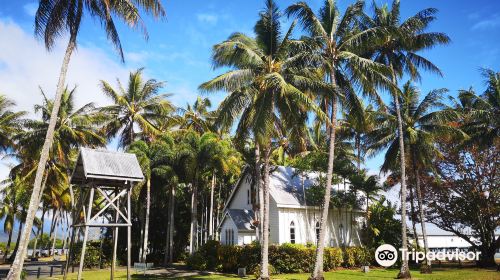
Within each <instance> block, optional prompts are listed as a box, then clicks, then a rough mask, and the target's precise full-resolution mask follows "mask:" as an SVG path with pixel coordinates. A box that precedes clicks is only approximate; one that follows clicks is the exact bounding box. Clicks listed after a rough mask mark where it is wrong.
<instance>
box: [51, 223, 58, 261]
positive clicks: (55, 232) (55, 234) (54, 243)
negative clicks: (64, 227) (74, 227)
mask: <svg viewBox="0 0 500 280" xmlns="http://www.w3.org/2000/svg"><path fill="white" fill-rule="evenodd" d="M56 240H57V221H56V227H55V228H54V240H52V250H51V251H50V253H51V254H52V256H54V257H55V255H56V254H55V249H56Z"/></svg>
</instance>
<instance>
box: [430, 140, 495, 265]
mask: <svg viewBox="0 0 500 280" xmlns="http://www.w3.org/2000/svg"><path fill="white" fill-rule="evenodd" d="M498 140H499V139H496V141H495V143H494V144H493V145H491V146H490V147H488V148H481V149H480V148H478V146H476V145H469V146H466V147H464V146H463V145H459V144H457V143H455V142H453V141H449V142H442V143H441V144H440V145H439V146H440V149H441V150H442V153H443V157H441V158H439V159H437V160H436V161H435V168H436V170H437V175H438V176H437V178H426V179H427V181H428V184H427V185H428V188H427V192H426V196H427V198H428V199H429V201H431V202H430V203H429V206H430V207H429V209H428V212H429V213H428V217H429V220H430V221H431V222H432V223H434V224H436V225H437V226H438V227H440V228H442V229H444V230H447V231H450V232H453V233H454V234H456V235H457V236H459V237H461V238H463V239H465V240H466V241H467V242H469V243H470V244H471V247H472V248H473V249H474V250H477V251H480V252H481V259H480V263H479V264H480V265H482V266H488V265H492V264H493V255H494V254H495V250H496V249H497V248H499V247H500V237H498V236H497V237H495V230H496V229H498V227H499V226H500V188H499V182H500V173H499V172H498V170H499V169H500V141H498ZM497 234H498V231H497Z"/></svg>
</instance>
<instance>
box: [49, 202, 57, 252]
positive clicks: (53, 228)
mask: <svg viewBox="0 0 500 280" xmlns="http://www.w3.org/2000/svg"><path fill="white" fill-rule="evenodd" d="M56 215H57V212H56V209H55V208H54V209H53V210H52V221H51V222H50V234H49V242H50V241H51V240H52V238H54V231H55V229H56V224H57V216H56ZM49 256H52V252H49Z"/></svg>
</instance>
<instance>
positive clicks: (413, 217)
mask: <svg viewBox="0 0 500 280" xmlns="http://www.w3.org/2000/svg"><path fill="white" fill-rule="evenodd" d="M408 191H409V192H410V211H411V215H410V216H411V226H412V229H413V236H414V238H415V245H416V247H417V251H418V250H419V249H420V245H419V244H418V232H417V224H416V220H417V219H416V217H417V215H416V214H417V213H416V211H415V198H414V195H413V189H412V188H411V187H410V188H408Z"/></svg>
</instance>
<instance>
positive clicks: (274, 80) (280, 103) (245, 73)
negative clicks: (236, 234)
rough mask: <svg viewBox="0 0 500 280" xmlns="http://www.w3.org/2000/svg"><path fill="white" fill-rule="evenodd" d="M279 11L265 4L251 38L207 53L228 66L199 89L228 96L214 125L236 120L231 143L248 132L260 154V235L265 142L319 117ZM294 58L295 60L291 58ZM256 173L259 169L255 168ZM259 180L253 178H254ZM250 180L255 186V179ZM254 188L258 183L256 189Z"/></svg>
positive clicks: (233, 39) (264, 212)
mask: <svg viewBox="0 0 500 280" xmlns="http://www.w3.org/2000/svg"><path fill="white" fill-rule="evenodd" d="M280 17H281V15H280V12H279V11H278V8H277V6H276V4H275V3H274V1H272V0H267V1H266V8H265V9H264V10H263V11H262V12H260V14H259V20H258V21H257V23H256V24H255V27H254V32H255V38H251V37H249V36H247V35H245V34H242V33H234V34H232V35H231V36H230V37H229V38H228V39H227V40H226V41H224V42H222V43H220V44H217V45H215V46H214V48H213V54H212V60H213V64H214V66H215V67H224V66H227V67H230V68H231V69H230V70H229V71H228V72H225V73H223V74H222V75H219V76H218V77H216V78H214V79H212V80H211V81H208V82H206V83H204V84H202V85H201V86H200V88H201V89H202V90H204V91H217V90H225V91H226V92H229V93H230V95H229V96H228V97H226V98H225V100H224V101H223V102H222V104H221V106H220V108H219V117H218V121H219V123H220V124H222V125H225V126H226V127H227V126H230V124H232V123H233V122H234V121H235V119H237V118H240V119H239V123H238V127H237V138H238V139H239V140H240V141H242V140H244V139H246V138H249V136H250V133H252V134H253V137H254V138H255V141H256V148H255V151H256V154H257V156H256V157H255V158H256V161H259V160H260V158H261V156H260V152H261V151H262V161H263V162H262V169H263V173H262V178H263V184H262V187H261V188H259V189H261V190H262V191H261V194H259V197H260V198H261V199H260V201H261V202H262V203H261V205H262V206H263V207H260V209H261V210H260V213H261V217H262V223H261V225H262V227H261V231H262V232H265V233H267V232H268V229H269V224H268V223H269V212H268V210H269V188H268V186H269V171H270V166H269V165H270V155H271V142H272V139H273V138H274V139H275V138H276V136H277V135H276V132H277V131H280V129H279V127H280V126H284V127H291V126H293V124H294V123H297V112H301V111H307V110H308V109H313V110H315V111H316V112H317V113H318V114H322V112H320V110H319V108H317V107H316V106H315V105H314V103H313V101H312V100H311V98H310V97H309V96H308V95H306V94H304V92H302V91H301V90H300V89H299V88H300V87H299V83H298V81H299V80H302V78H304V77H303V76H301V75H300V70H301V69H299V68H298V67H296V62H297V60H299V59H300V57H301V56H300V54H299V53H300V52H299V50H300V49H301V48H302V46H303V45H304V44H303V42H301V41H295V40H292V39H291V38H290V36H291V34H292V31H293V28H294V24H292V26H291V27H290V28H289V29H288V30H287V32H286V33H282V30H281V22H280ZM294 54H295V55H294ZM257 166H259V168H257V169H256V170H258V169H260V164H259V163H257ZM258 177H259V176H258ZM256 179H257V180H256V181H260V179H259V178H256ZM258 185H260V184H258ZM261 239H262V240H261V244H262V246H261V248H262V252H261V253H262V263H261V270H262V273H261V276H260V277H261V279H268V278H269V272H268V245H269V237H268V234H263V235H262V238H261Z"/></svg>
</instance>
